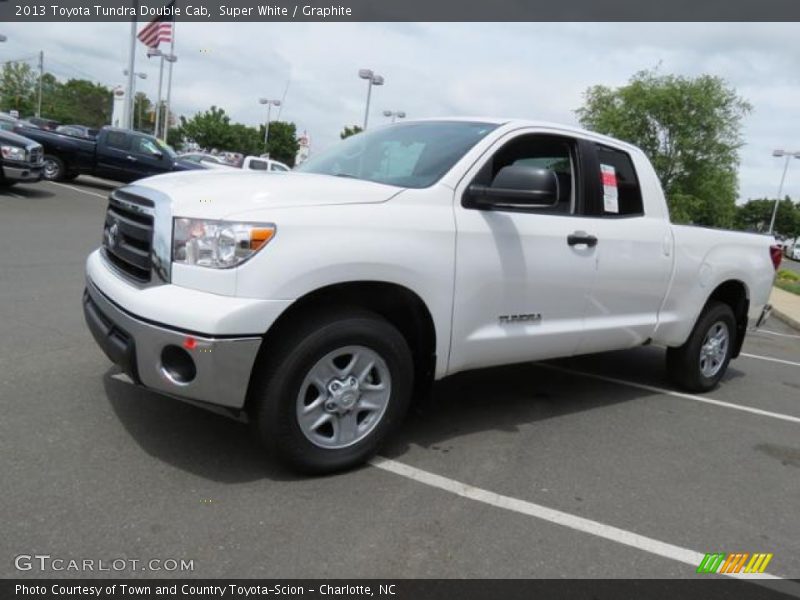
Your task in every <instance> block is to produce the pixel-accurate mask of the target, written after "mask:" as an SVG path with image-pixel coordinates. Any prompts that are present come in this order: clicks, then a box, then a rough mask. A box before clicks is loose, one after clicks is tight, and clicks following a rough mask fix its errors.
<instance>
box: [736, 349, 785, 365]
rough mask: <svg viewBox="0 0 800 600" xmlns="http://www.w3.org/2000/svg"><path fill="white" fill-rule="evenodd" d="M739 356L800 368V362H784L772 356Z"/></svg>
mask: <svg viewBox="0 0 800 600" xmlns="http://www.w3.org/2000/svg"><path fill="white" fill-rule="evenodd" d="M739 356H746V357H747V358H756V359H758V360H768V361H769V362H776V363H780V364H782V365H790V366H792V367H800V362H795V361H793V360H784V359H782V358H773V357H771V356H760V355H758V354H747V353H746V352H742V353H741V354H739Z"/></svg>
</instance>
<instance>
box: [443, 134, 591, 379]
mask: <svg viewBox="0 0 800 600" xmlns="http://www.w3.org/2000/svg"><path fill="white" fill-rule="evenodd" d="M584 144H585V142H582V141H580V140H576V139H573V138H570V137H566V136H562V135H550V134H545V133H534V132H530V131H528V132H524V131H523V132H514V133H512V134H509V135H508V136H506V137H505V138H502V139H501V140H499V141H498V142H497V143H496V144H495V146H494V147H493V148H492V150H491V151H490V152H489V153H487V155H484V157H483V158H482V159H481V161H479V162H478V163H477V164H476V165H474V166H473V167H472V169H471V170H470V171H469V172H468V173H467V175H466V176H465V177H464V178H463V179H462V180H461V182H460V183H459V185H458V186H457V188H456V191H455V206H454V210H455V219H456V228H457V242H456V277H455V300H454V307H453V333H452V345H451V348H452V349H451V354H450V364H449V371H450V372H457V371H461V370H465V369H471V368H480V367H487V366H492V365H500V364H509V363H515V362H523V361H530V360H539V359H545V358H552V357H556V356H568V355H571V354H573V353H574V352H575V351H576V349H577V347H578V344H579V343H580V341H581V338H582V335H583V326H584V312H585V310H586V306H587V298H588V295H589V293H590V292H591V290H592V286H593V284H594V279H595V275H596V247H595V246H593V245H591V242H590V241H587V240H590V237H591V236H590V232H591V226H592V219H591V218H588V217H585V216H583V212H584V206H586V205H587V199H586V197H585V196H586V194H587V193H591V192H590V189H593V188H590V186H587V185H586V183H585V182H584V177H585V173H584V171H585V169H584V168H583V166H582V163H583V161H582V159H581V156H582V154H581V153H582V150H581V148H582V147H583V146H584ZM509 165H517V166H520V165H521V166H528V167H531V168H535V169H538V170H541V169H546V170H549V171H551V172H552V174H554V176H555V177H556V178H557V180H558V186H557V193H556V196H557V197H556V198H553V201H552V202H551V203H550V204H549V205H541V204H539V205H528V204H526V203H524V202H521V201H520V200H519V198H518V197H517V198H516V199H515V198H513V197H511V198H508V199H507V200H503V199H502V198H495V199H489V200H488V201H486V202H482V203H480V204H479V205H476V204H475V203H474V202H472V201H471V200H470V189H474V188H471V187H470V186H473V185H479V186H488V187H491V186H492V182H493V181H494V180H495V179H496V178H497V175H498V173H499V172H500V171H501V169H503V167H506V166H509ZM507 179H508V178H506V180H507ZM519 192H521V193H520V194H518V196H522V195H524V192H525V191H524V190H519Z"/></svg>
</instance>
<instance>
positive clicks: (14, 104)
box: [0, 62, 39, 116]
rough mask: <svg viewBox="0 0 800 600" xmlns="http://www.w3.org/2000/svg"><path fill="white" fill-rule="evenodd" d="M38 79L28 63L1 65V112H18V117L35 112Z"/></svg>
mask: <svg viewBox="0 0 800 600" xmlns="http://www.w3.org/2000/svg"><path fill="white" fill-rule="evenodd" d="M38 82H39V77H38V75H36V73H34V71H33V69H31V66H30V65H29V64H28V63H22V62H9V63H6V64H5V65H3V72H2V75H1V76H0V86H2V108H3V110H6V111H8V110H18V111H19V114H20V115H25V116H28V115H31V114H33V113H34V112H35V111H36V102H37V95H36V92H37V84H38Z"/></svg>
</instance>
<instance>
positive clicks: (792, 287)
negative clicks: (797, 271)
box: [775, 279, 800, 296]
mask: <svg viewBox="0 0 800 600" xmlns="http://www.w3.org/2000/svg"><path fill="white" fill-rule="evenodd" d="M775 287H777V288H780V289H782V290H785V291H787V292H791V293H793V294H797V295H798V296H800V281H787V280H785V279H778V280H777V281H775Z"/></svg>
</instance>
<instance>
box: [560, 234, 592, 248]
mask: <svg viewBox="0 0 800 600" xmlns="http://www.w3.org/2000/svg"><path fill="white" fill-rule="evenodd" d="M567 244H569V245H570V246H578V245H580V244H586V245H587V246H589V248H593V247H594V246H597V238H596V237H594V236H593V235H589V234H588V233H586V232H585V231H574V232H572V233H570V234H569V235H568V236H567Z"/></svg>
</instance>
